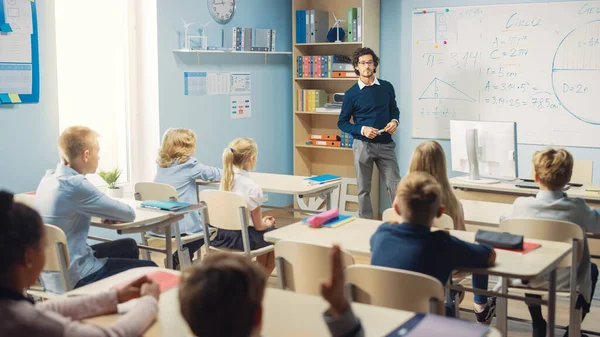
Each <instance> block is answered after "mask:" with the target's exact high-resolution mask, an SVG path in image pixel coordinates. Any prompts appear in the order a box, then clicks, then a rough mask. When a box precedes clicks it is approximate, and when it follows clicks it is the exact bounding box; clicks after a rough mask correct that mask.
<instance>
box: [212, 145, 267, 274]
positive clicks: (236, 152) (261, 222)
mask: <svg viewBox="0 0 600 337" xmlns="http://www.w3.org/2000/svg"><path fill="white" fill-rule="evenodd" d="M257 155H258V148H257V146H256V142H254V140H252V139H250V138H238V139H235V140H233V141H232V142H231V143H229V145H228V147H227V148H225V150H224V151H223V179H222V180H221V188H220V189H221V190H222V191H231V192H235V193H237V194H239V195H241V196H243V197H244V199H246V204H247V205H248V210H249V211H250V226H249V227H248V237H249V241H250V249H252V250H254V249H259V248H263V247H266V246H269V245H270V243H268V242H266V241H265V240H264V238H263V235H264V233H265V231H268V230H271V229H273V228H274V225H275V218H274V217H272V216H265V217H263V215H262V210H261V206H262V200H263V191H262V189H261V188H260V186H258V184H257V183H255V182H254V181H253V180H252V179H251V178H250V175H249V173H248V171H251V170H253V169H254V167H255V166H256V157H257ZM211 245H213V246H215V247H220V248H228V249H235V250H244V244H243V242H242V233H241V232H240V231H231V230H219V231H218V233H217V237H216V238H215V240H212V241H211ZM256 259H257V261H258V263H260V264H261V265H262V266H264V267H265V269H266V270H267V272H268V274H271V272H272V271H273V269H275V254H274V253H273V252H271V253H268V254H264V255H261V256H259V257H257V258H256Z"/></svg>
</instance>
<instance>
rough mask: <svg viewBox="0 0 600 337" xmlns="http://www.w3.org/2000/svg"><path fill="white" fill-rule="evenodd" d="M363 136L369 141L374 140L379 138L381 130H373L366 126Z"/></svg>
mask: <svg viewBox="0 0 600 337" xmlns="http://www.w3.org/2000/svg"><path fill="white" fill-rule="evenodd" d="M363 136H365V137H367V138H369V139H373V138H375V137H377V136H379V130H377V129H375V128H372V127H370V126H365V127H364V129H363Z"/></svg>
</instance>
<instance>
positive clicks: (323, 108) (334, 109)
mask: <svg viewBox="0 0 600 337" xmlns="http://www.w3.org/2000/svg"><path fill="white" fill-rule="evenodd" d="M315 112H330V113H341V112H342V109H341V108H326V107H319V108H316V109H315Z"/></svg>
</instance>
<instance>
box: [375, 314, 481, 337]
mask: <svg viewBox="0 0 600 337" xmlns="http://www.w3.org/2000/svg"><path fill="white" fill-rule="evenodd" d="M489 331H490V328H489V327H488V326H487V325H477V324H475V323H471V322H468V321H463V320H460V319H456V318H449V317H444V316H438V315H425V314H416V315H415V316H414V317H413V318H411V319H409V320H408V321H406V323H404V324H402V325H401V326H399V327H398V328H396V329H394V331H392V332H390V333H389V334H388V335H387V336H386V337H431V336H444V337H482V336H487V335H488V333H489Z"/></svg>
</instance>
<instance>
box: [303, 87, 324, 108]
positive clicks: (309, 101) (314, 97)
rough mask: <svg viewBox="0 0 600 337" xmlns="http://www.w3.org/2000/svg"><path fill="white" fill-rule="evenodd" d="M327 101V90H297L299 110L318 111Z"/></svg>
mask: <svg viewBox="0 0 600 337" xmlns="http://www.w3.org/2000/svg"><path fill="white" fill-rule="evenodd" d="M326 102H327V92H326V91H325V90H316V89H306V90H302V89H298V90H297V91H296V103H297V106H296V110H297V111H313V112H314V111H316V110H317V108H319V107H322V106H324V105H325V103H326Z"/></svg>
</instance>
